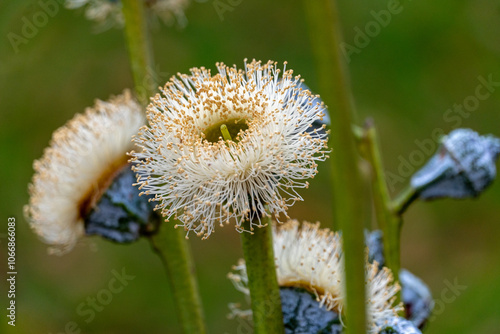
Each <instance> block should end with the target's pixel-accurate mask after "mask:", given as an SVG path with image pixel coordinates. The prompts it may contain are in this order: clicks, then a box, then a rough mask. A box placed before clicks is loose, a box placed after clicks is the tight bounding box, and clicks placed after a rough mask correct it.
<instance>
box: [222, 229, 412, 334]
mask: <svg viewBox="0 0 500 334" xmlns="http://www.w3.org/2000/svg"><path fill="white" fill-rule="evenodd" d="M273 245H274V247H273V248H274V256H275V262H276V274H277V279H278V284H279V286H280V287H299V288H304V289H306V290H308V291H310V292H311V293H314V294H315V295H316V297H317V300H318V301H319V302H320V305H321V306H322V307H325V308H326V309H328V310H333V311H335V312H337V313H339V314H340V315H341V316H342V310H343V307H344V305H345V281H344V256H343V251H342V239H341V237H340V236H339V235H338V234H337V233H335V232H332V231H330V230H329V229H320V228H319V224H310V223H307V222H305V223H303V224H302V227H300V226H299V223H298V222H297V221H296V220H291V221H289V222H288V223H286V224H283V225H282V226H280V227H277V226H274V227H273ZM365 268H366V271H365V272H366V276H365V280H366V290H367V291H366V293H367V301H366V303H367V312H368V326H369V327H368V332H369V333H378V329H379V326H378V325H377V324H379V323H381V322H383V321H385V319H387V318H390V317H393V316H397V312H398V311H401V310H402V306H401V305H397V306H394V305H393V304H394V301H395V299H396V297H395V296H396V293H397V292H398V291H399V289H400V287H399V285H397V284H394V283H393V276H392V273H391V272H390V270H389V269H387V268H385V267H384V268H383V269H382V270H379V269H378V264H377V263H374V264H370V263H369V262H366V267H365ZM233 270H235V271H236V273H230V274H229V275H228V277H229V278H230V279H231V281H232V282H233V284H234V285H235V287H236V288H237V289H238V290H240V291H242V292H243V293H245V294H247V295H248V294H249V290H248V277H247V274H246V267H245V261H244V260H240V261H239V263H238V265H237V266H235V267H233ZM233 307H234V306H233ZM238 311H239V310H238ZM239 313H241V314H246V313H245V312H242V311H239Z"/></svg>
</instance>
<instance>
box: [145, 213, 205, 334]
mask: <svg viewBox="0 0 500 334" xmlns="http://www.w3.org/2000/svg"><path fill="white" fill-rule="evenodd" d="M150 241H151V246H152V248H153V250H154V251H155V252H156V253H157V254H158V256H159V257H160V259H161V261H162V263H163V266H164V267H165V270H166V272H167V276H168V278H169V281H170V286H171V291H172V293H173V295H174V300H175V309H176V311H177V313H178V315H179V318H180V321H181V324H182V328H183V330H184V333H185V334H203V333H206V328H205V322H204V317H203V311H202V306H201V300H200V297H199V292H198V286H197V283H196V278H195V269H194V265H193V262H192V257H191V252H190V249H189V245H188V243H187V242H186V239H185V232H184V230H183V229H181V228H173V227H172V226H168V225H166V224H165V223H163V222H162V223H161V224H160V229H159V232H158V233H157V234H154V235H152V236H151V237H150Z"/></svg>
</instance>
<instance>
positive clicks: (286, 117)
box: [132, 61, 327, 238]
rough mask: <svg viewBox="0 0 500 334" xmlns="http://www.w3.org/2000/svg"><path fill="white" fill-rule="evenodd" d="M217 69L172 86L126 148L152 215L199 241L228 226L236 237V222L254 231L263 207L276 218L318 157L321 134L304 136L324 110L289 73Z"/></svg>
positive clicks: (253, 66)
mask: <svg viewBox="0 0 500 334" xmlns="http://www.w3.org/2000/svg"><path fill="white" fill-rule="evenodd" d="M217 68H218V71H219V73H218V74H215V75H212V74H211V72H210V70H208V69H205V68H201V69H198V68H194V69H192V70H191V75H181V74H179V75H178V77H173V78H172V79H171V80H170V82H168V83H167V84H166V85H165V87H164V88H163V90H162V92H163V96H162V95H160V94H158V95H157V96H156V97H155V98H154V100H153V102H152V103H151V104H150V105H149V107H148V111H147V117H148V121H149V125H150V126H149V127H146V126H145V127H143V128H142V129H141V131H140V133H139V134H138V136H137V137H136V139H135V141H136V143H137V145H138V146H139V147H141V148H142V150H141V152H139V153H136V152H132V155H133V156H134V158H135V160H136V166H135V167H134V170H135V171H136V172H137V174H138V185H140V187H139V188H140V189H142V190H143V193H145V194H148V195H154V196H155V198H154V200H155V201H156V202H157V205H156V209H157V210H161V213H162V214H163V216H165V217H166V218H167V220H168V218H170V217H172V216H174V217H175V218H176V219H178V220H180V222H181V224H180V225H181V226H184V228H185V230H188V231H194V232H195V233H196V234H197V235H199V236H203V237H205V238H206V237H208V236H209V235H210V234H211V233H212V232H213V231H214V225H215V224H220V225H221V226H222V225H223V223H227V222H229V220H230V219H233V218H234V221H235V223H236V229H237V230H238V231H242V230H243V229H244V227H243V226H242V223H243V222H244V221H250V230H251V229H253V227H254V226H262V224H261V222H260V217H261V215H262V214H266V213H265V211H266V207H267V208H268V209H269V211H270V212H271V213H272V214H274V215H275V217H276V219H278V218H279V215H280V214H285V215H286V211H287V209H288V207H289V206H291V205H293V204H294V203H295V202H296V201H300V200H302V198H301V197H300V195H299V194H298V193H297V189H299V188H307V187H308V185H309V184H308V182H307V181H306V180H307V179H309V178H312V177H314V176H315V175H316V173H317V161H323V160H324V159H325V158H326V156H325V153H327V143H326V133H325V131H324V130H323V131H316V129H314V130H312V128H311V124H312V123H313V122H314V121H315V120H317V119H321V118H322V117H323V112H322V110H323V107H324V106H321V105H317V104H313V103H312V102H311V101H312V99H313V98H315V96H313V95H312V94H311V92H310V91H308V90H304V89H302V88H301V87H298V85H299V84H300V78H299V77H293V76H292V71H291V70H287V71H284V73H283V75H282V77H281V78H280V76H279V73H280V70H279V69H277V68H276V63H273V62H268V63H267V64H265V65H262V64H261V62H257V61H253V62H252V63H250V64H247V63H245V71H242V70H238V69H237V68H236V67H227V66H225V65H224V64H217ZM221 125H227V127H228V129H229V130H228V132H229V136H230V137H231V139H228V140H224V139H223V138H222V137H223V136H222V135H223V134H222V131H221V130H220V127H221Z"/></svg>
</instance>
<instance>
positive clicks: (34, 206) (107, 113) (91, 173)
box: [25, 91, 145, 252]
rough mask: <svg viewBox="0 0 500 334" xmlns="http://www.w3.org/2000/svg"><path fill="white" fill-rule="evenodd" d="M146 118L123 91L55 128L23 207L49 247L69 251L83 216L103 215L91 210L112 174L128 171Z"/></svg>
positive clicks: (83, 230) (81, 231) (79, 233)
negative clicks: (134, 138) (135, 139)
mask: <svg viewBox="0 0 500 334" xmlns="http://www.w3.org/2000/svg"><path fill="white" fill-rule="evenodd" d="M144 123H145V118H144V116H143V112H142V109H141V107H140V105H139V104H138V103H137V102H136V101H135V100H133V99H132V97H131V94H130V92H128V91H125V92H124V93H123V95H120V96H117V97H114V98H111V99H110V101H109V102H104V101H99V100H98V101H97V102H96V104H95V106H94V107H93V108H88V109H87V110H86V111H85V113H84V114H77V115H76V116H74V117H73V119H71V120H70V121H69V122H67V123H66V124H65V125H64V126H62V127H61V128H59V129H57V130H56V131H55V132H54V133H53V135H52V140H51V141H50V146H49V147H47V148H46V149H45V150H44V153H43V156H42V157H41V158H40V159H39V160H36V161H35V162H34V164H33V169H34V170H35V174H34V175H33V180H32V183H31V184H30V185H29V195H30V200H29V204H28V205H26V206H25V215H26V217H27V219H28V220H29V222H30V225H31V227H32V228H33V230H34V231H35V233H37V234H38V235H39V236H40V238H41V239H42V240H43V241H44V242H46V243H48V244H50V245H52V246H53V247H54V248H52V249H51V250H52V251H55V252H66V251H69V250H70V249H71V248H73V246H74V245H75V244H76V242H77V240H78V239H79V238H80V237H82V236H84V235H85V233H86V225H87V224H86V220H87V219H88V218H89V217H91V216H96V215H97V216H98V215H101V216H102V214H103V212H102V210H97V211H96V210H94V209H95V208H96V206H97V205H98V204H99V203H100V200H101V198H102V197H103V194H104V193H105V192H106V191H107V190H108V188H114V187H116V185H114V184H113V183H112V181H113V180H114V178H115V177H117V175H119V176H120V177H121V178H122V177H123V175H125V176H126V174H127V173H126V171H124V170H123V169H124V168H125V169H126V166H127V160H128V157H127V155H126V152H127V151H129V150H131V149H132V148H133V143H132V142H131V140H130V138H131V136H132V135H133V134H135V133H137V131H138V129H139V128H140V127H141V126H142V125H143V124H144ZM128 169H129V170H130V167H128ZM133 180H134V179H133V178H132V179H131V180H130V187H132V182H133ZM133 189H134V188H132V190H133ZM115 194H116V192H115ZM135 197H138V196H137V194H136V195H135ZM131 198H132V199H133V198H134V196H131ZM116 200H117V201H122V200H121V199H116ZM108 206H109V205H108ZM116 214H117V212H116V210H115V213H114V215H115V216H116ZM94 218H96V219H97V217H94ZM116 218H117V219H118V217H116ZM94 232H96V231H94ZM94 232H92V231H87V233H89V234H92V233H94Z"/></svg>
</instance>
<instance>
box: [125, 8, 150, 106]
mask: <svg viewBox="0 0 500 334" xmlns="http://www.w3.org/2000/svg"><path fill="white" fill-rule="evenodd" d="M121 2H122V6H123V7H122V12H123V16H124V18H125V38H126V40H127V47H128V53H129V57H130V65H131V68H132V75H133V78H134V84H135V92H136V94H137V98H138V100H139V102H140V103H141V104H142V105H147V104H148V101H149V97H151V96H153V94H154V92H155V90H156V88H157V86H158V84H157V83H156V82H155V78H156V75H155V73H154V66H153V52H152V48H151V44H150V38H149V33H148V27H147V20H146V17H145V8H144V3H145V2H144V1H143V0H121Z"/></svg>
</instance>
